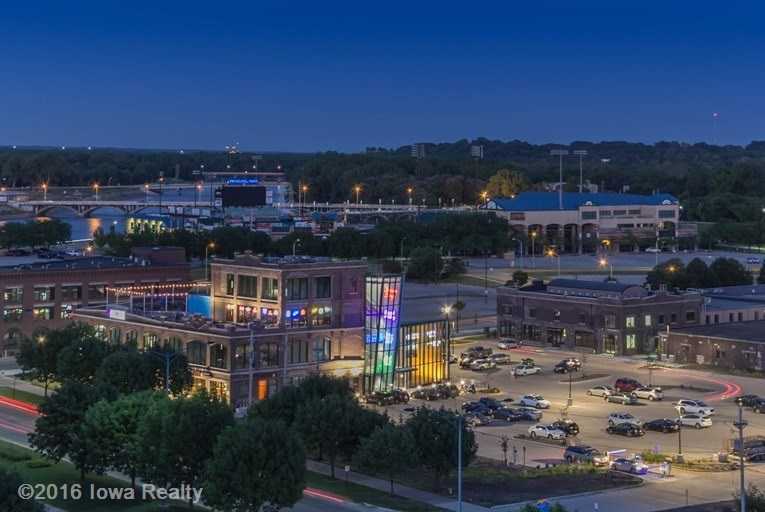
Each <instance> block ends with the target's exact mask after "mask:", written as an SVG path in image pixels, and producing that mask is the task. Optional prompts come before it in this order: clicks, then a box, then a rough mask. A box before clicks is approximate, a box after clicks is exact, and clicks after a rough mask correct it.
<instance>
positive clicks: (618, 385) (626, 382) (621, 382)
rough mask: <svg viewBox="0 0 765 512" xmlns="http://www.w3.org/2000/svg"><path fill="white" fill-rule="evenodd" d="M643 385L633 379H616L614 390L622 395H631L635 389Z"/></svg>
mask: <svg viewBox="0 0 765 512" xmlns="http://www.w3.org/2000/svg"><path fill="white" fill-rule="evenodd" d="M642 387H643V385H642V384H641V383H640V382H638V381H637V380H635V379H630V378H627V377H622V378H619V379H616V382H615V383H614V388H615V389H616V391H621V392H622V393H631V392H633V391H634V390H636V389H637V388H642Z"/></svg>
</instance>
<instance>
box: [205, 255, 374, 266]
mask: <svg viewBox="0 0 765 512" xmlns="http://www.w3.org/2000/svg"><path fill="white" fill-rule="evenodd" d="M210 264H211V265H238V266H242V267H253V268H258V267H261V268H301V267H309V268H310V267H326V266H334V267H362V266H363V267H366V266H367V262H366V261H363V260H342V259H338V258H330V257H325V256H256V255H254V254H238V255H235V256H234V257H233V258H231V259H229V258H213V259H211V260H210Z"/></svg>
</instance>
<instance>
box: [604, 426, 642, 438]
mask: <svg viewBox="0 0 765 512" xmlns="http://www.w3.org/2000/svg"><path fill="white" fill-rule="evenodd" d="M606 432H608V433H609V434H614V435H618V436H627V437H640V436H644V435H645V430H643V429H642V428H641V427H640V426H639V425H635V424H634V423H618V424H616V425H609V426H608V427H606Z"/></svg>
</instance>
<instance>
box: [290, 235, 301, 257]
mask: <svg viewBox="0 0 765 512" xmlns="http://www.w3.org/2000/svg"><path fill="white" fill-rule="evenodd" d="M299 243H300V239H299V238H296V239H295V241H294V242H292V257H293V258H294V257H295V251H296V250H297V246H298V244H299Z"/></svg>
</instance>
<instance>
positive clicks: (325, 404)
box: [295, 395, 387, 478]
mask: <svg viewBox="0 0 765 512" xmlns="http://www.w3.org/2000/svg"><path fill="white" fill-rule="evenodd" d="M386 421H387V417H384V416H381V415H380V414H377V413H376V412H374V411H371V410H369V409H364V408H363V407H361V406H360V405H359V404H358V402H357V401H356V400H355V399H354V398H353V397H349V396H342V395H329V396H326V397H324V398H322V399H321V400H311V401H307V402H305V403H303V405H302V406H301V407H300V408H299V409H298V411H297V416H296V418H295V422H296V424H297V428H298V431H299V432H300V433H301V435H302V437H303V442H304V443H305V445H306V447H307V448H309V449H312V450H314V451H317V452H319V453H321V454H323V455H326V456H327V457H328V458H329V466H330V469H331V474H332V478H335V464H336V462H337V457H338V455H341V454H342V455H346V456H350V455H351V454H353V453H354V451H355V450H356V448H357V447H358V445H359V442H360V440H361V438H362V437H364V436H367V435H369V434H370V433H371V432H373V431H374V429H375V427H376V426H378V425H380V424H382V423H384V422H386Z"/></svg>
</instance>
